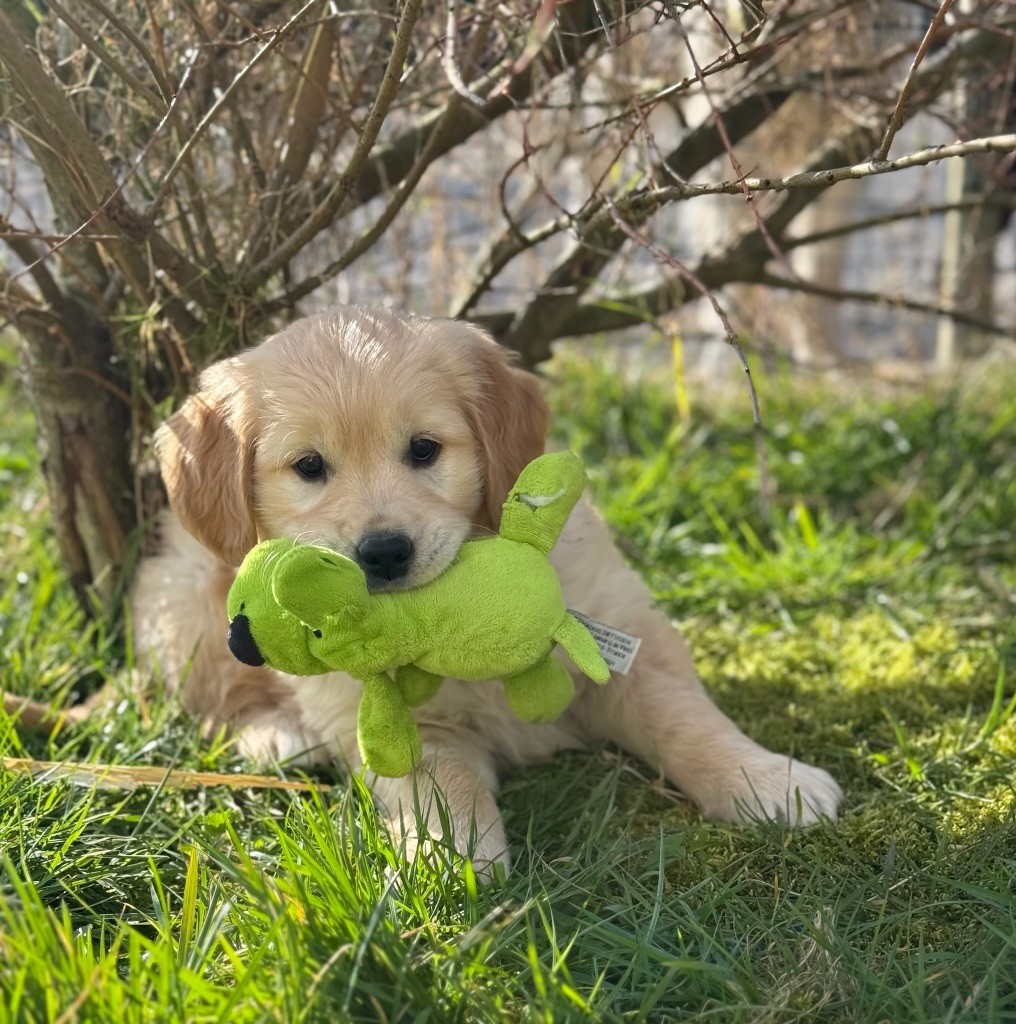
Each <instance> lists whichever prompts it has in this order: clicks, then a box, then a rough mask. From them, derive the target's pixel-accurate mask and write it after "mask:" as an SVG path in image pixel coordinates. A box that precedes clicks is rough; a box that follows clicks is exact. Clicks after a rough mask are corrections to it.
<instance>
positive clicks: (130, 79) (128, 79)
mask: <svg viewBox="0 0 1016 1024" xmlns="http://www.w3.org/2000/svg"><path fill="white" fill-rule="evenodd" d="M48 2H49V6H50V7H52V8H53V10H54V11H56V14H57V17H59V18H60V20H61V21H62V22H63V23H64V24H65V25H66V26H67V27H68V28H69V29H70V30H71V31H72V32H73V33H74V34H75V35H76V36H77V37H78V39H80V40H81V42H82V43H83V44H84V46H85V48H86V49H88V50H89V51H90V52H91V53H92V54H94V55H95V56H96V57H97V58H98V59H99V60H100V61H101V62H102V63H103V64H105V65H106V67H108V68H109V69H110V70H111V71H112V72H113V74H114V75H116V76H117V77H118V78H119V79H120V80H121V81H122V82H123V83H124V84H125V85H126V86H127V88H128V89H130V90H131V91H132V92H134V93H135V94H136V95H138V96H140V97H141V99H143V100H144V101H145V103H147V104H148V106H149V107H150V108H151V109H152V110H153V111H154V112H155V113H156V114H161V113H162V112H163V111H164V110H165V109H166V106H167V105H168V103H169V100H168V99H165V98H160V97H159V96H157V95H156V94H155V93H154V92H152V90H151V89H149V88H148V86H147V85H145V84H144V83H143V82H141V81H140V80H139V79H138V78H136V77H135V76H134V74H133V73H132V72H131V71H129V70H128V69H127V68H125V67H124V65H123V63H122V62H121V61H120V60H119V59H118V58H117V57H114V56H113V54H111V53H110V52H109V50H107V49H106V47H105V46H103V45H102V43H100V42H99V40H98V39H97V38H96V36H95V34H94V33H92V32H90V31H89V30H88V29H86V28H85V26H84V25H82V24H81V22H80V21H78V20H77V18H75V17H73V16H72V15H71V14H70V13H69V12H68V11H67V9H66V8H65V7H64V6H63V5H62V4H61V3H60V2H59V0H48Z"/></svg>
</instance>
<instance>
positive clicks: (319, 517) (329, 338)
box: [156, 307, 549, 590]
mask: <svg viewBox="0 0 1016 1024" xmlns="http://www.w3.org/2000/svg"><path fill="white" fill-rule="evenodd" d="M548 421H549V413H548V410H547V407H546V404H545V402H544V401H543V398H542V396H541V394H540V389H539V386H538V383H537V381H536V379H535V378H534V377H532V376H531V375H530V374H528V373H526V372H525V371H523V370H520V369H518V368H517V367H515V366H514V365H513V364H512V360H511V358H510V355H509V354H508V353H507V352H506V351H505V350H503V349H502V348H500V347H499V346H498V345H496V344H495V343H494V342H493V341H492V340H491V339H490V338H488V337H487V336H486V335H485V334H483V333H482V332H481V331H479V330H477V329H476V328H473V327H470V326H467V325H465V324H461V323H456V322H454V321H450V320H423V319H418V318H413V317H406V316H399V315H397V314H394V313H391V312H388V311H387V310H381V309H362V308H358V307H344V308H341V309H339V310H335V311H332V312H329V313H325V314H319V315H316V316H311V317H307V318H305V319H303V320H300V321H297V322H296V323H294V324H292V325H291V326H289V327H288V328H286V329H285V330H284V331H282V332H280V333H279V334H277V335H275V336H274V337H272V338H269V339H268V340H267V341H265V342H264V343H262V344H261V345H260V346H258V347H257V348H254V349H251V350H250V351H248V352H246V353H244V354H243V355H241V356H237V357H236V358H233V359H227V360H224V361H223V362H220V363H216V364H215V365H214V366H212V367H210V368H209V369H208V370H207V371H206V372H205V373H204V375H203V376H202V378H201V384H200V388H199V391H198V393H197V394H196V395H195V396H193V397H192V398H190V399H188V400H187V402H185V403H184V405H183V406H182V407H181V408H180V410H179V411H178V412H177V413H176V414H175V415H174V416H173V417H172V418H171V419H170V420H169V422H168V423H167V424H166V425H165V426H164V427H163V428H162V429H161V430H160V431H159V433H158V435H157V436H156V451H157V454H158V456H159V462H160V465H161V467H162V473H163V478H164V480H165V482H166V486H167V489H168V491H169V498H170V504H171V505H172V507H173V509H174V511H175V512H176V513H177V515H178V516H179V517H180V519H181V521H182V522H183V524H184V525H185V526H186V527H187V529H189V530H190V531H191V533H193V534H194V535H195V536H196V537H197V538H198V539H199V540H200V541H201V542H202V543H204V544H205V545H206V546H207V547H208V548H210V549H211V550H212V551H214V552H215V553H216V554H218V555H219V556H220V557H221V558H222V559H224V560H225V561H226V562H229V563H230V564H233V565H238V564H239V563H240V561H241V560H242V559H243V556H244V555H245V554H246V552H247V551H248V550H249V549H250V548H251V547H253V546H254V544H255V543H256V542H257V541H258V540H259V539H261V540H264V539H267V538H272V537H290V538H294V539H296V540H301V541H305V542H308V543H316V544H323V545H325V546H327V547H330V548H333V549H335V550H337V551H341V552H342V553H343V554H345V555H347V556H348V557H350V558H353V559H355V560H356V561H357V562H359V563H360V565H361V566H362V568H363V569H364V572H365V573H366V574H367V577H368V581H369V583H370V586H371V588H372V589H375V590H381V589H388V588H394V587H408V586H417V585H420V584H422V583H426V582H427V581H428V580H430V579H433V578H434V577H435V576H437V575H438V574H439V573H440V572H441V571H442V570H444V569H445V568H446V567H447V566H448V565H449V563H450V562H451V561H452V559H453V558H454V557H455V554H456V552H457V551H458V549H459V545H460V544H461V543H462V542H463V541H464V540H465V539H466V537H467V536H468V535H469V534H470V533H471V532H473V531H479V532H483V531H492V530H496V528H497V524H498V520H499V517H500V509H501V505H502V503H503V502H504V499H505V497H506V495H507V493H508V490H509V489H510V488H511V485H512V484H513V483H514V482H515V478H516V477H517V476H518V474H519V473H520V472H521V470H522V468H523V467H524V466H525V465H526V463H528V462H529V461H530V460H531V459H533V458H535V457H536V456H537V455H539V454H540V453H541V452H542V451H543V445H544V440H545V437H546V431H547V425H548Z"/></svg>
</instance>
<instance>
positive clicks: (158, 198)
mask: <svg viewBox="0 0 1016 1024" xmlns="http://www.w3.org/2000/svg"><path fill="white" fill-rule="evenodd" d="M316 3H318V0H306V2H305V3H304V4H303V6H302V7H301V8H300V9H299V10H298V11H297V12H296V14H294V15H293V16H292V17H291V18H290V19H289V20H288V21H287V22H286V23H285V24H284V25H283V26H282V27H281V28H280V29H278V30H277V31H276V32H275V33H274V34H273V35H272V37H271V39H269V40H268V42H267V43H265V45H264V46H262V47H261V49H260V50H258V52H257V53H256V54H254V56H253V57H252V58H251V59H250V60H249V61H248V62H247V63H246V64H245V65H244V66H243V67H242V68H241V69H240V71H239V72H238V73H237V74H236V76H235V77H234V78H233V81H232V82H230V83H229V85H228V86H226V88H225V89H224V90H223V91H222V93H221V94H220V95H219V97H218V98H217V99H216V101H215V102H214V103H213V104H212V105H211V106H210V107H209V108H208V110H206V111H205V114H204V116H203V117H202V118H201V120H200V121H199V122H198V124H197V126H196V127H195V129H194V131H193V132H192V133H191V135H190V137H189V138H188V139H187V141H186V142H185V143H184V144H183V146H182V148H181V149H180V152H179V154H178V155H177V157H176V159H175V160H174V161H173V163H172V165H171V166H170V168H169V170H168V171H167V172H166V174H165V175H164V176H163V179H162V182H161V183H160V185H159V189H158V191H157V192H156V194H155V198H154V199H153V200H152V202H151V203H150V204H149V206H148V209H147V210H146V211H145V219H146V220H148V221H154V219H155V215H156V213H157V212H158V210H159V207H161V206H162V204H163V202H165V199H166V196H167V195H168V193H169V187H170V185H172V183H173V179H174V178H175V177H176V175H177V174H178V173H179V171H180V168H181V167H183V166H184V165H185V162H186V160H187V157H188V156H189V155H190V152H191V150H192V149H193V148H194V146H195V145H196V144H197V143H198V140H199V139H200V138H201V137H202V135H204V133H205V132H206V131H207V130H208V126H209V125H210V124H211V123H212V121H214V120H215V118H216V117H217V116H218V115H219V112H220V111H221V110H222V109H223V107H225V106H226V104H227V103H229V102H230V100H231V99H232V97H233V94H234V93H235V92H236V90H237V89H238V88H239V86H240V83H241V82H243V80H244V79H245V78H246V77H247V76H248V75H249V74H250V73H251V72H252V71H253V70H254V68H256V67H257V66H258V64H260V63H261V62H262V61H263V60H264V59H265V57H267V56H268V54H270V53H271V52H272V50H274V49H275V48H276V47H277V46H278V45H279V44H280V43H281V42H282V41H283V39H285V38H286V36H287V35H288V34H289V33H290V32H291V31H292V29H293V27H294V26H295V25H297V24H299V22H300V20H301V19H302V18H303V16H304V15H305V14H306V13H307V11H308V10H310V8H311V7H313V6H314V5H315V4H316Z"/></svg>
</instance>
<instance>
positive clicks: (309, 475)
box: [293, 452, 325, 480]
mask: <svg viewBox="0 0 1016 1024" xmlns="http://www.w3.org/2000/svg"><path fill="white" fill-rule="evenodd" d="M293 469H295V470H296V472H297V473H298V474H299V475H300V476H302V477H303V478H304V480H317V479H318V478H319V477H322V476H324V474H325V460H324V459H322V458H321V456H320V455H318V453H317V452H312V453H311V454H310V455H305V456H304V457H303V458H302V459H300V461H299V462H294V463H293Z"/></svg>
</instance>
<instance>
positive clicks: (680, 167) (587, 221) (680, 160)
mask: <svg viewBox="0 0 1016 1024" xmlns="http://www.w3.org/2000/svg"><path fill="white" fill-rule="evenodd" d="M789 96H790V93H789V92H786V91H785V90H783V89H774V90H773V91H770V92H765V93H761V94H759V93H755V94H751V95H749V96H746V97H744V98H742V99H739V100H737V101H736V102H734V103H732V104H730V106H729V107H727V108H726V109H724V110H723V111H722V113H723V116H724V119H725V121H726V129H725V131H724V132H723V133H721V132H720V131H719V126H718V124H717V123H716V120H715V119H714V120H713V121H712V122H709V123H703V124H700V125H698V126H696V127H695V128H694V129H693V130H692V131H690V132H688V133H687V135H685V137H684V138H683V139H682V140H681V142H680V143H679V144H678V146H677V147H676V148H675V149H674V150H673V151H672V152H670V153H669V154H667V156H666V157H664V158H663V160H661V161H660V162H659V164H657V165H656V167H655V168H653V171H659V169H660V168H661V167H666V168H667V169H668V170H669V171H670V173H671V175H672V176H674V177H677V178H681V179H683V178H685V177H687V176H689V175H691V174H694V173H695V172H696V171H699V170H700V169H701V168H702V167H704V166H705V165H706V164H708V163H709V162H710V161H711V160H713V159H715V158H716V157H717V156H719V155H720V154H721V153H723V152H724V149H725V145H726V144H729V143H730V142H731V140H735V141H737V140H740V139H742V138H744V137H745V136H746V135H747V134H748V133H750V132H751V131H753V130H755V129H756V128H757V127H758V126H759V125H760V124H762V123H763V122H764V121H765V120H766V118H768V117H769V116H771V115H772V114H773V113H775V111H777V110H778V109H779V108H780V107H781V106H782V105H783V103H784V102H786V100H787V99H788V98H789ZM674 187H675V188H684V187H686V186H684V185H678V186H674ZM658 194H667V195H670V194H671V193H670V192H669V191H668V188H662V189H660V188H657V189H646V190H639V191H637V192H635V193H633V194H631V195H629V196H622V197H620V198H616V199H614V200H611V201H610V202H611V203H612V204H613V206H614V207H616V208H617V209H618V210H620V211H622V212H623V213H624V214H625V215H626V216H627V217H628V219H629V221H630V222H631V223H632V224H633V225H634V226H636V227H638V226H639V225H641V224H644V223H645V222H646V221H647V220H648V219H649V218H650V216H652V214H653V213H654V212H655V211H656V209H658V205H662V203H661V204H655V203H653V202H651V201H643V199H642V198H641V197H648V196H653V195H658ZM665 201H666V202H669V201H670V199H668V200H665ZM607 205H608V201H607V200H606V199H603V198H598V199H597V200H596V201H595V202H594V203H592V205H591V209H590V211H589V212H588V213H586V214H585V215H584V216H583V217H582V218H581V219H578V220H577V221H576V222H575V233H576V237H577V240H576V242H575V245H574V246H573V247H572V248H571V249H570V250H569V251H568V253H566V255H565V256H564V258H563V259H561V260H560V261H559V262H558V264H557V265H556V266H555V267H554V269H553V270H552V271H551V272H550V273H549V274H548V275H547V276H546V278H545V279H544V281H543V284H542V285H541V286H540V287H539V289H538V290H537V293H536V295H535V297H534V298H533V299H532V301H531V302H530V303H529V304H528V305H527V306H526V307H525V308H524V309H523V310H521V311H520V312H519V314H518V315H517V316H516V318H515V321H514V323H513V324H512V327H511V330H510V331H509V332H508V333H507V335H506V336H505V337H504V338H503V339H502V340H503V341H504V343H505V344H507V345H508V346H509V347H510V348H517V349H519V350H520V351H521V350H522V349H523V347H525V349H526V351H527V352H529V353H530V354H531V355H532V357H533V358H534V359H535V360H536V361H539V360H540V359H542V358H546V356H547V355H548V354H549V349H547V347H546V346H547V345H548V344H549V339H551V338H554V337H557V334H556V332H557V329H558V327H559V326H560V324H562V323H564V322H565V321H566V320H567V319H568V317H569V316H570V315H571V313H572V312H573V311H574V309H575V308H576V307H577V306H578V303H579V301H580V300H581V297H582V296H583V295H584V294H585V292H586V291H587V290H588V288H589V287H590V286H591V284H592V283H593V282H594V281H595V280H596V278H597V277H598V276H599V274H600V273H601V271H602V270H603V268H604V267H605V266H607V264H608V263H610V261H611V260H612V259H613V258H614V256H615V255H616V253H617V252H618V251H619V250H620V248H621V246H622V245H623V244H624V240H625V234H624V232H622V231H620V230H619V229H618V227H617V225H616V223H614V219H613V214H612V212H611V211H610V210H609V209H607ZM513 245H514V247H515V248H517V249H518V248H520V247H523V246H524V240H523V239H522V238H515V239H514V240H512V239H509V238H505V239H504V240H503V242H499V243H498V244H497V245H496V246H495V250H494V253H496V254H497V256H498V258H499V262H500V263H501V265H502V266H503V265H504V263H506V262H507V260H506V259H505V257H506V255H507V253H508V252H509V251H510V248H511V247H512V246H513ZM494 272H495V266H494V265H492V264H491V262H490V260H489V258H488V262H487V263H486V264H485V265H483V266H482V267H481V272H480V279H481V280H480V282H478V284H477V287H474V288H473V289H472V291H471V293H470V294H469V296H467V302H468V303H469V305H472V304H473V303H475V302H476V300H477V299H478V298H479V297H480V294H481V290H480V285H481V284H482V285H483V286H487V285H489V282H490V281H491V280H492V279H493V273H494ZM467 309H468V306H465V307H464V308H460V310H459V314H458V315H462V314H463V313H464V312H465V311H466V310H467Z"/></svg>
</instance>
